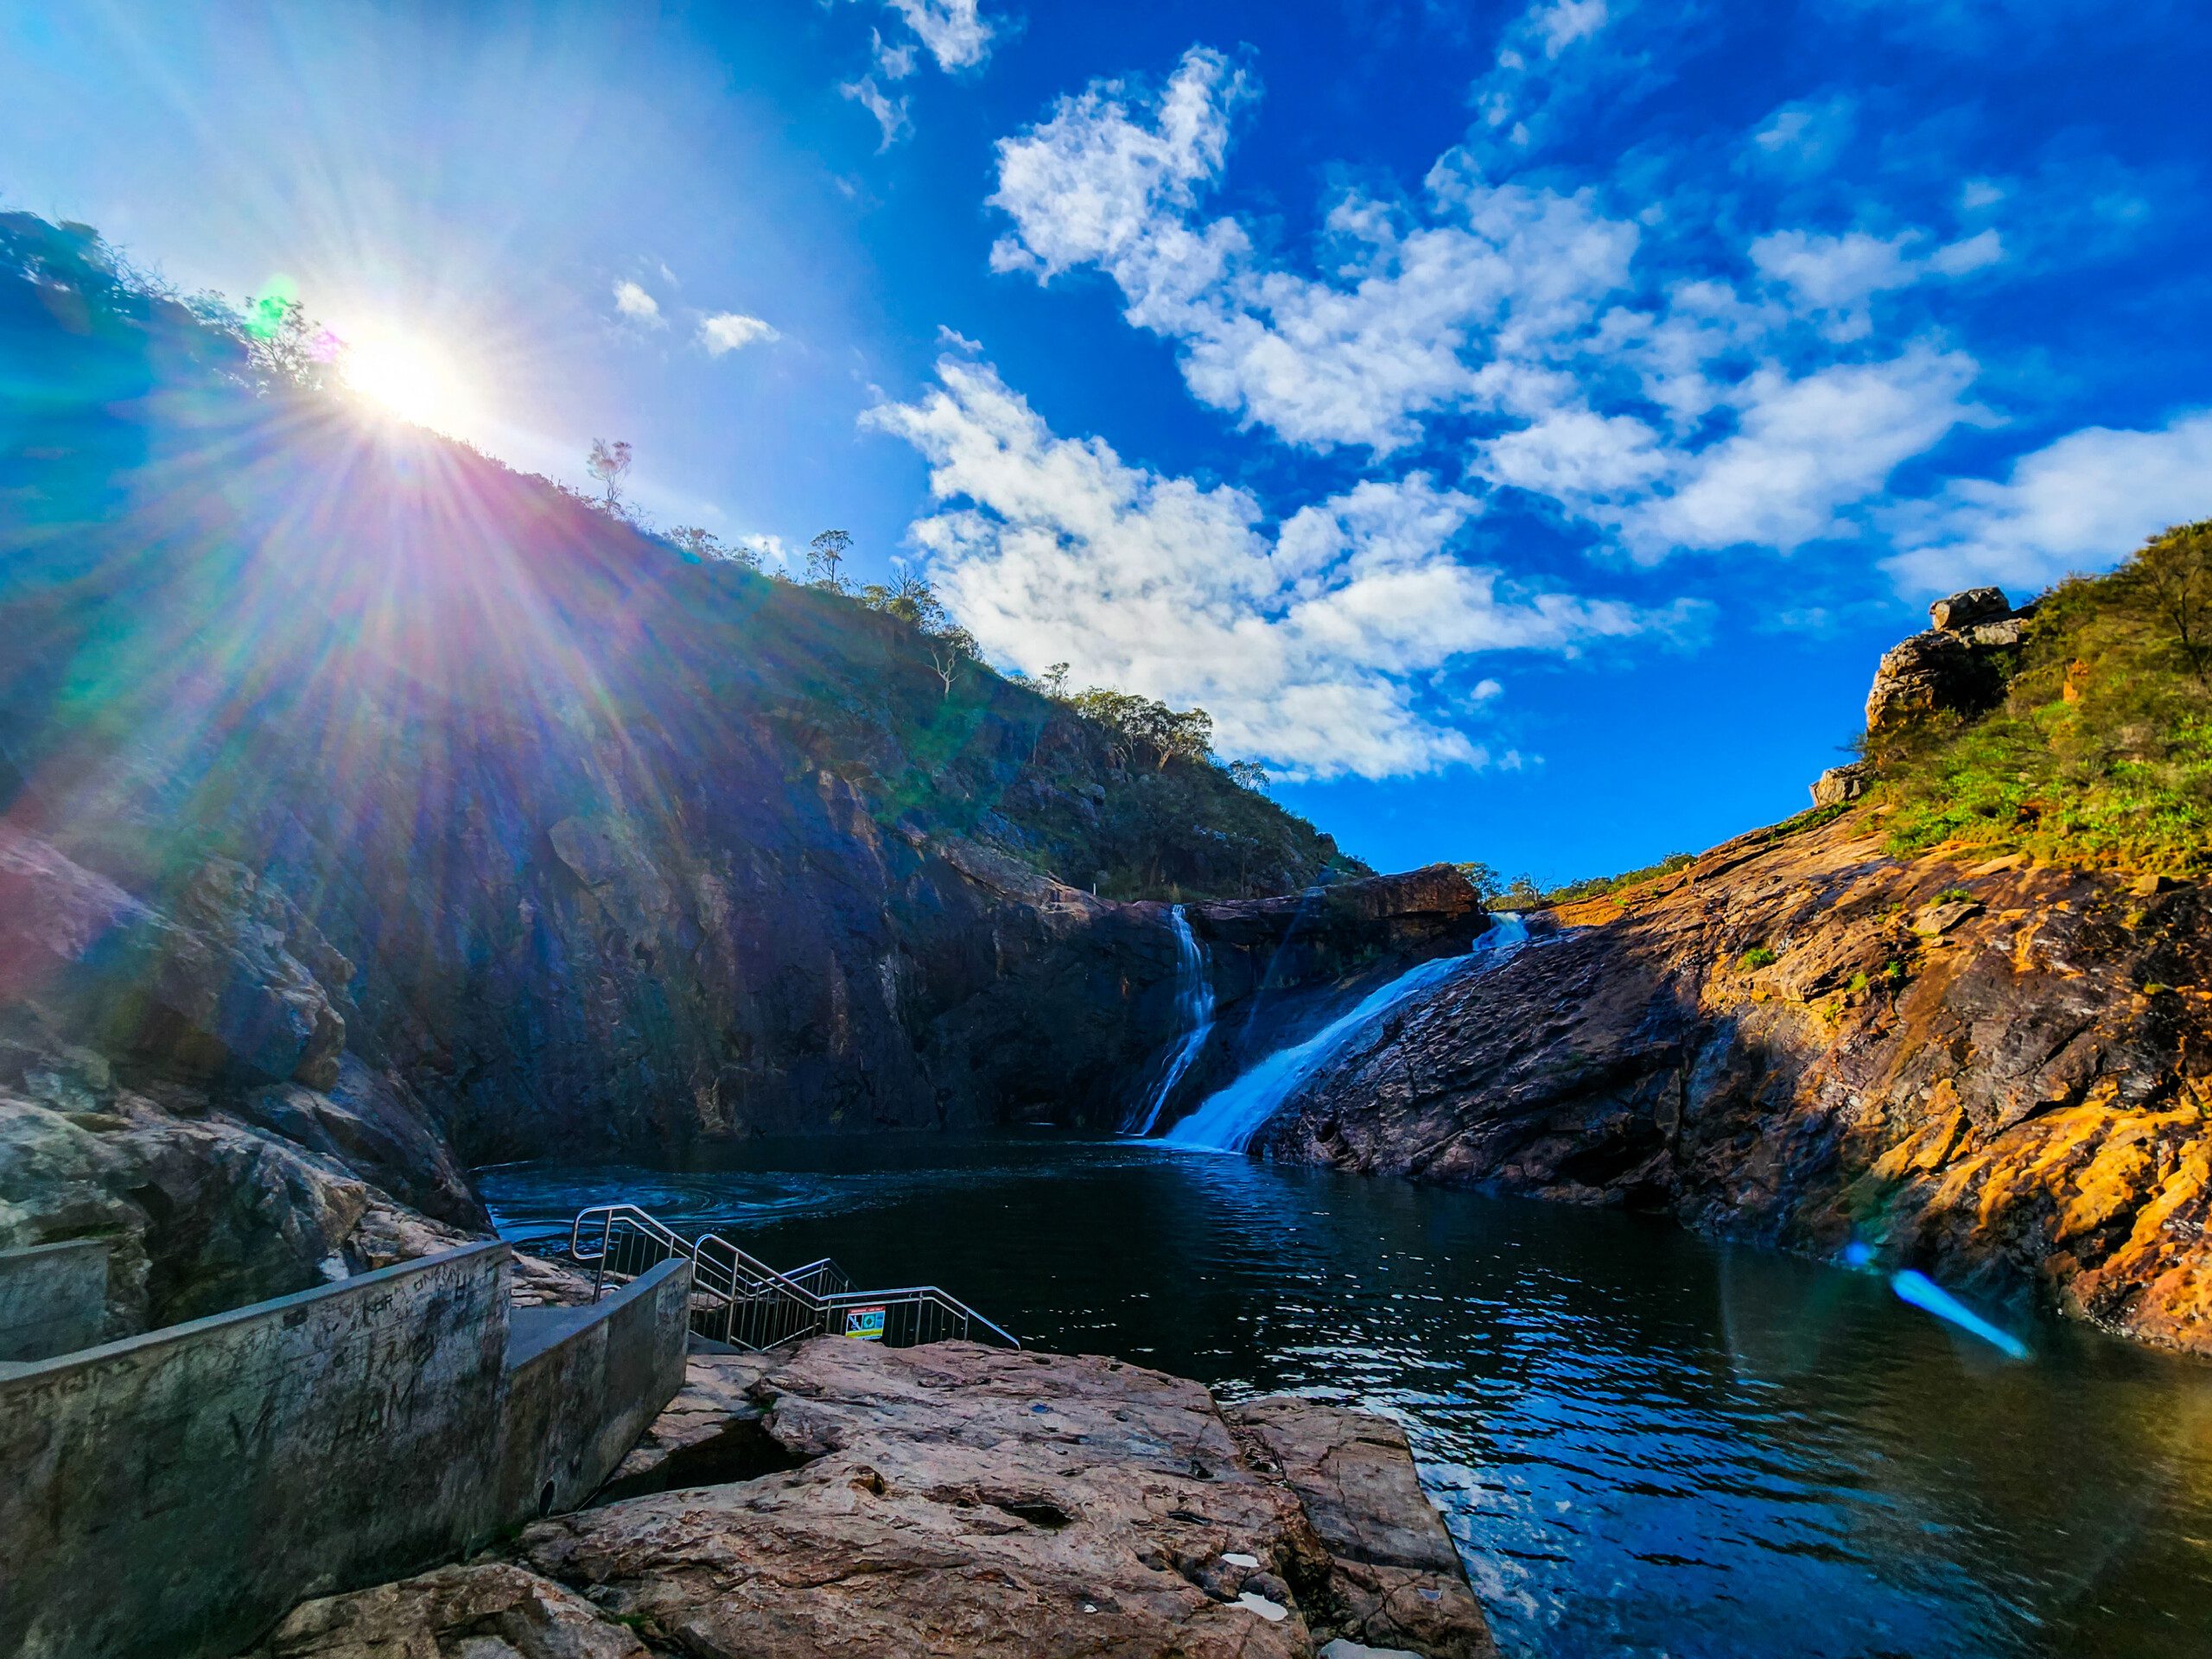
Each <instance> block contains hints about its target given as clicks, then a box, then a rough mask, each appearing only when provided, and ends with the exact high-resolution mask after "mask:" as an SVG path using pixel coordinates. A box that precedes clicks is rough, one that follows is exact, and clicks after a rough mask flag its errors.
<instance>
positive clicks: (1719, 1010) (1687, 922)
mask: <svg viewBox="0 0 2212 1659" xmlns="http://www.w3.org/2000/svg"><path fill="white" fill-rule="evenodd" d="M1874 810H1877V811H1878V810H1879V809H1878V808H1876V809H1874ZM1864 811H1865V809H1861V812H1862V814H1863V812H1864ZM1878 823H1879V821H1878V818H1868V817H1865V816H1850V817H1845V818H1842V819H1840V820H1838V821H1836V822H1834V823H1828V824H1826V825H1824V826H1821V827H1820V828H1817V829H1812V830H1808V831H1799V832H1796V833H1777V832H1761V833H1760V834H1758V835H1756V836H1746V837H1744V838H1742V839H1740V840H1738V841H1736V842H1730V843H1728V844H1726V845H1725V846H1722V847H1719V848H1716V849H1713V851H1712V852H1710V853H1708V854H1707V855H1705V856H1704V857H1702V858H1700V859H1699V860H1698V861H1696V862H1695V863H1694V864H1692V865H1691V866H1690V867H1689V868H1687V869H1685V870H1683V871H1681V872H1680V873H1679V874H1675V875H1673V876H1670V877H1667V878H1663V879H1662V880H1657V881H1655V882H1652V883H1650V884H1649V885H1648V886H1646V887H1640V888H1637V889H1632V890H1631V891H1630V893H1628V894H1627V895H1626V898H1625V902H1624V903H1615V902H1612V901H1604V902H1600V903H1598V904H1593V905H1586V906H1579V907H1576V908H1575V909H1574V911H1573V912H1572V913H1571V914H1570V915H1568V916H1567V917H1566V918H1565V919H1567V920H1569V921H1572V922H1574V923H1577V924H1580V925H1576V926H1574V927H1572V928H1570V929H1567V930H1565V931H1557V932H1555V933H1554V935H1553V936H1552V937H1550V938H1543V939H1540V940H1539V941H1538V942H1537V943H1536V944H1533V945H1532V946H1530V947H1529V949H1528V950H1525V951H1523V952H1522V954H1521V955H1520V956H1519V957H1516V959H1514V960H1513V961H1511V962H1510V963H1507V964H1506V965H1504V966H1503V967H1501V968H1499V969H1496V970H1494V971H1492V972H1491V973H1489V974H1487V975H1480V976H1463V977H1461V978H1459V979H1458V980H1456V981H1454V982H1452V983H1450V984H1448V985H1447V986H1446V987H1445V988H1443V989H1442V990H1441V991H1440V992H1439V993H1437V994H1436V995H1433V997H1432V998H1430V999H1429V1000H1428V1001H1426V1002H1425V1003H1424V1004H1422V1005H1421V1006H1419V1007H1416V1008H1415V1009H1414V1011H1413V1012H1412V1013H1410V1014H1408V1016H1406V1017H1405V1018H1404V1019H1403V1020H1402V1023H1401V1024H1400V1025H1399V1026H1398V1027H1396V1028H1395V1030H1394V1031H1393V1032H1391V1033H1383V1034H1381V1035H1380V1036H1379V1037H1378V1039H1376V1041H1375V1042H1374V1043H1372V1044H1370V1045H1368V1046H1364V1047H1356V1048H1355V1049H1354V1050H1353V1051H1352V1052H1349V1053H1348V1054H1347V1055H1346V1056H1345V1057H1344V1060H1343V1062H1342V1064H1341V1065H1338V1066H1337V1067H1336V1068H1334V1069H1332V1070H1330V1071H1326V1072H1325V1073H1324V1074H1323V1076H1321V1077H1319V1079H1317V1081H1316V1083H1315V1084H1314V1085H1313V1087H1312V1088H1311V1089H1310V1090H1308V1091H1307V1093H1306V1095H1305V1096H1304V1097H1303V1098H1302V1100H1301V1101H1300V1103H1299V1104H1298V1105H1297V1107H1296V1109H1294V1110H1293V1111H1291V1112H1288V1113H1287V1114H1285V1115H1284V1116H1283V1117H1281V1119H1279V1120H1278V1121H1277V1122H1275V1123H1274V1125H1272V1126H1271V1127H1270V1128H1269V1130H1268V1133H1267V1134H1266V1135H1265V1137H1264V1144H1265V1146H1266V1147H1267V1149H1268V1150H1269V1151H1271V1152H1272V1153H1274V1154H1275V1155H1277V1156H1282V1157H1292V1158H1299V1159H1305V1160H1317V1161H1320V1162H1325V1163H1328V1164H1332V1165H1336V1166H1341V1167H1344V1168H1350V1169H1358V1170H1372V1171H1376V1172H1382V1173H1395V1174H1402V1175H1407V1176H1410V1177H1412V1178H1414V1179H1419V1180H1426V1181H1438V1182H1446V1183H1451V1184H1454V1185H1475V1186H1482V1187H1486V1188H1490V1189H1492V1190H1497V1191H1503V1192H1520V1193H1527V1194H1530V1195H1533V1196H1535V1197H1540V1198H1554V1199H1560V1200H1564V1201H1567V1202H1571V1203H1578V1204H1592V1205H1624V1206H1628V1207H1631V1208H1635V1209H1639V1210H1647V1211H1659V1212H1662V1213H1665V1214H1669V1215H1672V1216H1675V1217H1678V1218H1679V1219H1681V1220H1682V1221H1683V1222H1686V1223H1688V1224H1691V1225H1694V1226H1698V1227H1701V1228H1705V1229H1707V1230H1713V1231H1718V1232H1724V1233H1729V1234H1732V1235H1737V1236H1748V1237H1751V1238H1756V1239H1759V1240H1762V1241H1765V1242H1770V1243H1777V1244H1781V1245H1784V1246H1788V1247H1790V1248H1794V1249H1803V1250H1807V1251H1811V1252H1814V1253H1817V1254H1820V1255H1829V1256H1837V1255H1842V1254H1844V1253H1845V1252H1846V1251H1847V1249H1851V1247H1853V1246H1858V1247H1860V1249H1859V1250H1852V1254H1853V1255H1854V1256H1858V1255H1861V1254H1862V1252H1864V1253H1871V1259H1872V1260H1873V1261H1875V1262H1880V1263H1882V1264H1885V1265H1887V1266H1891V1267H1912V1268H1921V1269H1923V1270H1925V1271H1927V1272H1929V1273H1930V1274H1934V1275H1935V1276H1936V1277H1937V1278H1939V1279H1941V1280H1942V1281H1946V1282H1948V1283H1949V1284H1952V1285H1954V1286H1956V1287H1961V1288H1964V1289H1966V1290H1967V1291H1969V1292H1973V1293H1976V1294H1981V1295H1984V1296H1986V1297H1989V1298H1992V1299H1997V1300H2010V1301H2012V1302H2014V1303H2016V1304H2018V1303H2025V1302H2028V1301H2036V1302H2039V1303H2041V1304H2043V1305H2044V1306H2050V1307H2055V1308H2056V1309H2059V1310H2061V1311H2063V1312H2065V1313H2071V1314H2075V1315H2077V1316H2080V1317H2082V1318H2086V1319H2092V1320H2094V1321H2096V1322H2097V1323H2099V1324H2101V1325H2106V1326H2107V1327H2109V1328H2111V1329H2113V1330H2115V1331H2120V1332H2126V1333H2127V1334H2129V1335H2132V1336H2136V1337H2140V1338H2146V1339H2149V1340H2152V1341H2155V1342H2160V1343H2165V1344H2173V1345H2177V1346H2181V1347H2189V1348H2196V1349H2200V1350H2204V1351H2212V1243H2208V1241H2207V1234H2206V1226H2207V1223H2208V1220H2212V899H2208V896H2207V894H2206V893H2205V892H2204V890H2203V889H2202V888H2201V887H2173V886H2172V885H2171V884H2164V890H2163V891H2156V892H2153V891H2150V890H2149V889H2151V888H2152V887H2155V886H2158V885H2159V884H2154V883H2149V882H2145V883H2139V884H2138V883H2131V882H2128V881H2126V880H2122V879H2120V878H2115V877H2108V876H2101V875H2094V874H2076V873H2069V872H2066V871H2063V870H2059V869H2055V868H2032V867H2030V866H2029V865H2028V864H2027V863H2026V862H2025V861H2024V860H2021V859H2018V858H1998V859H1982V860H1980V861H1973V862H1967V861H1960V860H1956V859H1952V858H1948V857H1943V856H1940V855H1938V856H1929V857H1923V858H1919V859H1916V860H1910V861H1901V860H1898V859H1895V858H1892V857H1890V856H1887V855H1885V854H1884V852H1883V851H1882V849H1881V843H1880V841H1879V839H1878Z"/></svg>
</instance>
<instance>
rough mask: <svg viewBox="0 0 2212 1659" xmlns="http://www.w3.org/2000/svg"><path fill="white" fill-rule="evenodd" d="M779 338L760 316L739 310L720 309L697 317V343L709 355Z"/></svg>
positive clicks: (716, 355) (717, 355)
mask: <svg viewBox="0 0 2212 1659" xmlns="http://www.w3.org/2000/svg"><path fill="white" fill-rule="evenodd" d="M781 338H782V336H781V335H780V334H777V332H776V331H775V330H774V329H773V328H772V327H769V326H768V325H767V324H766V323H765V322H763V321H760V318H758V317H748V316H747V315H745V314H744V313H743V312H741V311H722V312H718V313H716V314H715V315H713V316H710V317H702V318H700V319H699V344H700V345H701V346H704V347H705V348H706V352H707V355H708V356H709V357H720V356H721V355H722V354H723V353H726V352H734V351H738V350H741V349H742V348H743V347H745V346H750V345H751V344H752V343H753V341H754V340H780V339H781Z"/></svg>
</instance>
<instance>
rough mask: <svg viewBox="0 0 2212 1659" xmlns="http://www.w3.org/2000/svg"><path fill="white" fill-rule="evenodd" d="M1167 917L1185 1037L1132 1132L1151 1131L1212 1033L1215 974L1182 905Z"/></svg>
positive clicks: (1177, 1007)
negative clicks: (1171, 927)
mask: <svg viewBox="0 0 2212 1659" xmlns="http://www.w3.org/2000/svg"><path fill="white" fill-rule="evenodd" d="M1167 920H1168V923H1169V925H1171V926H1173V928H1174V930H1175V1019H1176V1023H1177V1024H1179V1026H1181V1027H1182V1028H1183V1040H1182V1041H1181V1042H1179V1043H1178V1044H1177V1045H1176V1046H1175V1052H1174V1053H1173V1054H1172V1055H1170V1056H1169V1057H1168V1059H1167V1065H1166V1070H1164V1071H1161V1072H1160V1084H1159V1087H1157V1088H1155V1089H1154V1090H1153V1091H1152V1101H1151V1103H1150V1104H1149V1105H1147V1107H1146V1108H1145V1113H1144V1120H1143V1122H1132V1123H1131V1124H1130V1126H1129V1131H1128V1132H1129V1133H1130V1134H1131V1135H1150V1134H1151V1133H1152V1126H1153V1125H1154V1124H1155V1123H1157V1122H1160V1112H1161V1111H1162V1110H1163V1109H1165V1108H1166V1104H1167V1097H1168V1096H1170V1095H1172V1094H1173V1093H1174V1092H1175V1085H1176V1084H1179V1083H1180V1082H1182V1081H1183V1074H1184V1073H1185V1071H1189V1070H1190V1069H1191V1062H1192V1061H1193V1060H1195V1059H1197V1058H1198V1051H1199V1050H1200V1049H1202V1048H1204V1047H1205V1046H1206V1039H1207V1038H1208V1037H1210V1036H1211V1035H1212V1034H1213V976H1211V974H1209V973H1207V972H1206V953H1205V950H1203V949H1201V948H1200V946H1199V944H1198V936H1197V935H1196V934H1194V933H1192V931H1191V924H1190V922H1189V921H1188V920H1187V919H1186V918H1185V916H1184V914H1183V906H1180V905H1178V906H1175V908H1174V909H1173V910H1171V911H1169V912H1167Z"/></svg>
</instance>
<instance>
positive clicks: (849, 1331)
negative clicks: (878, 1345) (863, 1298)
mask: <svg viewBox="0 0 2212 1659" xmlns="http://www.w3.org/2000/svg"><path fill="white" fill-rule="evenodd" d="M884 1313H885V1310H884V1309H882V1308H880V1307H849V1308H847V1309H846V1310H845V1334H846V1335H847V1336H849V1337H857V1338H859V1339H860V1340H861V1341H862V1342H881V1341H882V1340H883V1318H884Z"/></svg>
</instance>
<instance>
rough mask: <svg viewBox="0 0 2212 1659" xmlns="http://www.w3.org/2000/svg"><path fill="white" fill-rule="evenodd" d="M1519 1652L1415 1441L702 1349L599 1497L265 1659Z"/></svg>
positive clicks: (971, 1356)
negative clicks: (1428, 1484)
mask: <svg viewBox="0 0 2212 1659" xmlns="http://www.w3.org/2000/svg"><path fill="white" fill-rule="evenodd" d="M831 1652H834V1653H839V1654H850V1655H855V1656H875V1655H881V1656H893V1655H898V1656H905V1655H916V1654H931V1655H947V1656H950V1655H962V1656H966V1655H1004V1656H1008V1659H1012V1656H1044V1655H1053V1656H1062V1655H1065V1656H1073V1655H1084V1654H1109V1653H1110V1654H1122V1655H1147V1654H1151V1655H1159V1656H1163V1659H1165V1656H1169V1655H1173V1656H1178V1659H1229V1656H1239V1659H1301V1656H1310V1655H1316V1654H1319V1655H1325V1656H1327V1659H1364V1656H1381V1655H1407V1654H1414V1655H1422V1656H1432V1659H1484V1656H1489V1655H1491V1653H1493V1652H1494V1648H1493V1646H1492V1643H1491V1637H1490V1633H1489V1629H1488V1626H1487V1624H1486V1623H1485V1621H1484V1617H1483V1613H1482V1611H1481V1608H1480V1606H1479V1605H1478V1603H1477V1602H1476V1600H1475V1598H1474V1596H1473V1593H1472V1592H1471V1590H1470V1588H1469V1586H1468V1584H1467V1580H1466V1577H1465V1572H1464V1570H1463V1568H1462V1567H1461V1564H1460V1562H1459V1558H1458V1556H1457V1554H1456V1553H1455V1552H1454V1550H1453V1548H1452V1542H1451V1540H1450V1538H1449V1536H1448V1535H1447V1534H1446V1531H1445V1529H1444V1525H1443V1522H1442V1519H1441V1517H1440V1516H1439V1515H1438V1514H1437V1512H1436V1510H1434V1508H1433V1506H1432V1505H1431V1504H1430V1503H1429V1502H1428V1500H1427V1497H1425V1496H1424V1495H1423V1494H1422V1492H1421V1488H1420V1484H1419V1482H1418V1480H1417V1479H1416V1478H1415V1475H1414V1465H1413V1459H1412V1455H1411V1452H1410V1451H1409V1450H1408V1446H1407V1444H1406V1440H1405V1437H1404V1435H1403V1433H1402V1432H1401V1431H1400V1430H1399V1429H1398V1428H1397V1427H1396V1426H1395V1425H1394V1424H1391V1423H1389V1422H1386V1421H1383V1420H1381V1419H1379V1418H1376V1417H1371V1416H1369V1415H1367V1414H1363V1413H1360V1412H1355V1411H1348V1410H1344V1409H1341V1408H1335V1407H1332V1406H1327V1405H1324V1404H1319V1403H1317V1402H1312V1401H1307V1400H1302V1399H1294V1398H1287V1397H1286V1398H1274V1399H1265V1400H1256V1401H1249V1402H1241V1403H1238V1404H1233V1405H1224V1404H1222V1403H1220V1402H1217V1401H1216V1400H1215V1399H1214V1398H1213V1397H1212V1396H1211V1395H1209V1394H1208V1393H1207V1391H1206V1390H1205V1389H1204V1388H1202V1387H1201V1386H1199V1385H1198V1383H1192V1382H1188V1381H1186V1380H1185V1379H1182V1378H1179V1377H1174V1376H1166V1375H1165V1374H1164V1373H1161V1372H1158V1371H1152V1370H1145V1369H1143V1368H1141V1367H1139V1366H1135V1365H1129V1364H1126V1363H1123V1362H1122V1361H1119V1360H1115V1359H1108V1358H1101V1357H1068V1356H1062V1355H1052V1354H1042V1353H1030V1352H1008V1351H1004V1350H1001V1349H991V1348H984V1347H980V1346H976V1345H975V1344H966V1343H942V1344H932V1345H931V1346H927V1347H923V1348H915V1349H904V1350H885V1349H882V1348H880V1347H877V1346H874V1345H873V1344H865V1343H856V1342H851V1341H848V1340H845V1339H843V1338H821V1339H818V1340H817V1341H814V1342H811V1343H809V1344H805V1345H804V1346H802V1347H800V1348H799V1349H798V1350H796V1351H793V1352H791V1353H790V1354H788V1355H739V1354H727V1355H724V1354H696V1355H694V1357H693V1358H692V1361H691V1367H690V1378H689V1380H688V1382H687V1384H686V1387H685V1389H683V1392H682V1393H681V1394H679V1395H677V1398H676V1399H675V1400H674V1401H673V1402H671V1404H670V1406H669V1408H667V1410H666V1411H665V1412H664V1413H663V1414H662V1416H661V1418H660V1420H659V1421H658V1422H657V1423H656V1424H655V1425H654V1426H653V1428H652V1430H651V1431H650V1432H649V1433H647V1435H646V1436H645V1440H644V1441H643V1442H642V1443H641V1444H640V1446H639V1449H638V1450H637V1451H636V1452H633V1453H632V1456H631V1459H630V1460H629V1461H628V1462H627V1463H626V1464H625V1465H623V1468H622V1470H621V1471H620V1472H619V1473H618V1474H617V1476H616V1478H615V1479H614V1480H613V1482H612V1483H610V1484H609V1485H608V1487H607V1489H606V1490H605V1491H604V1492H603V1493H602V1494H601V1500H600V1501H599V1502H598V1503H596V1504H595V1505H594V1506H593V1507H589V1508H587V1509H583V1510H578V1511H576V1512H575V1513H573V1514H569V1515H563V1516H553V1517H550V1518H548V1519H546V1520H543V1521H541V1522H537V1523H536V1524H535V1525H532V1526H531V1527H528V1528H526V1529H524V1531H523V1532H522V1533H521V1534H520V1535H518V1536H517V1537H516V1538H514V1539H513V1540H512V1541H511V1542H509V1543H508V1544H506V1545H505V1546H504V1547H502V1548H499V1549H496V1550H494V1551H493V1552H491V1553H489V1554H486V1555H485V1556H482V1557H480V1558H478V1559H476V1560H472V1561H469V1562H466V1563H461V1564H457V1565H454V1566H452V1567H443V1568H440V1569H438V1570H436V1571H435V1572H431V1573H424V1574H422V1575H420V1576H418V1577H416V1578H413V1579H409V1580H403V1581H401V1582H399V1583H397V1584H391V1585H384V1586H377V1587H374V1588H371V1589H367V1590H362V1591H358V1592H353V1593H350V1594H346V1595H340V1596H334V1597H329V1598H325V1599H320V1600H315V1601H310V1602H308V1603H306V1604H305V1605H302V1606H301V1607H299V1608H298V1609H296V1611H294V1612H293V1613H292V1614H291V1616H290V1617H289V1618H287V1619H286V1620H284V1621H283V1624H282V1625H281V1626H280V1627H279V1628H278V1629H277V1630H276V1631H275V1632H274V1633H273V1634H272V1635H271V1636H270V1637H269V1638H268V1639H267V1641H266V1642H265V1643H264V1644H263V1645H261V1646H260V1647H258V1648H257V1649H255V1650H254V1659H391V1656H397V1655H405V1656H407V1659H432V1656H436V1659H463V1656H466V1659H511V1656H519V1659H644V1656H654V1655H675V1654H681V1655H683V1656H686V1659H785V1656H789V1659H799V1656H812V1655H817V1654H822V1653H831Z"/></svg>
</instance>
